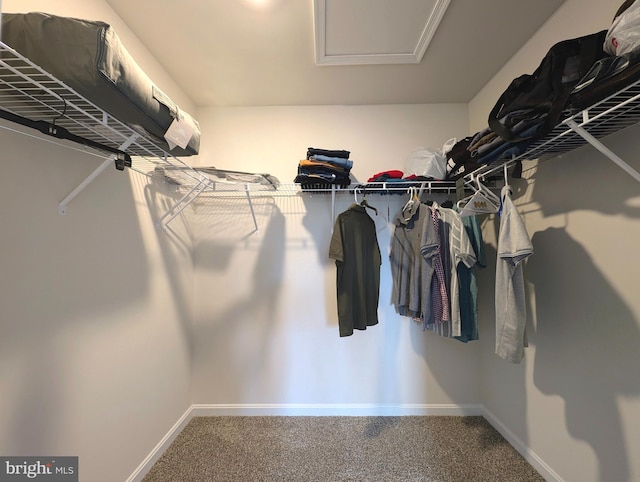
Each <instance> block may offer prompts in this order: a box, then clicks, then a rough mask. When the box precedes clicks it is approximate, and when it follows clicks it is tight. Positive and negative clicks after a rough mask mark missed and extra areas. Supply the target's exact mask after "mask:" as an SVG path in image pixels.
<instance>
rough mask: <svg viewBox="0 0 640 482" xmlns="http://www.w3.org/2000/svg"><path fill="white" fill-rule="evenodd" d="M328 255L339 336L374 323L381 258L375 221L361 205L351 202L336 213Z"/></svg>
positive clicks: (376, 319)
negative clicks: (333, 265) (332, 268)
mask: <svg viewBox="0 0 640 482" xmlns="http://www.w3.org/2000/svg"><path fill="white" fill-rule="evenodd" d="M329 258H332V259H334V260H335V262H336V291H337V299H338V325H339V330H340V336H349V335H352V334H353V330H354V329H356V330H365V329H366V328H367V326H372V325H375V324H377V323H378V298H379V293H380V265H381V264H382V258H381V257H380V248H379V246H378V238H377V235H376V226H375V223H374V222H373V219H371V217H370V216H369V214H367V212H366V211H365V208H364V207H363V206H360V205H358V204H352V205H351V206H350V207H349V208H347V210H346V211H344V212H342V213H341V214H340V215H338V218H337V219H336V222H335V226H334V228H333V235H332V236H331V243H330V244H329Z"/></svg>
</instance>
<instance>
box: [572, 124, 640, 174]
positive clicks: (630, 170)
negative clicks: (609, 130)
mask: <svg viewBox="0 0 640 482" xmlns="http://www.w3.org/2000/svg"><path fill="white" fill-rule="evenodd" d="M566 123H567V125H568V126H569V127H571V129H573V130H574V131H575V132H576V133H577V134H578V135H580V136H581V137H582V138H583V139H584V140H585V141H587V142H588V143H589V144H591V145H592V146H593V147H595V148H596V149H598V150H599V151H600V152H602V153H603V154H604V155H605V156H607V157H608V158H609V159H610V160H611V161H613V162H614V163H615V164H617V165H618V167H620V168H622V169H623V170H624V171H625V172H626V173H627V174H629V175H630V176H631V177H632V178H634V179H635V180H636V181H638V182H640V172H638V171H636V170H635V169H634V168H633V167H631V166H630V165H629V164H627V163H626V162H624V161H623V160H622V159H621V158H620V157H618V156H617V155H616V154H615V153H614V152H613V151H611V150H610V149H609V148H608V147H607V146H605V145H604V144H602V142H600V141H599V140H598V139H596V138H595V137H593V136H592V135H591V134H589V133H588V132H587V131H586V130H584V129H583V128H582V127H580V126H579V125H578V124H577V123H576V121H574V120H573V119H567V120H566Z"/></svg>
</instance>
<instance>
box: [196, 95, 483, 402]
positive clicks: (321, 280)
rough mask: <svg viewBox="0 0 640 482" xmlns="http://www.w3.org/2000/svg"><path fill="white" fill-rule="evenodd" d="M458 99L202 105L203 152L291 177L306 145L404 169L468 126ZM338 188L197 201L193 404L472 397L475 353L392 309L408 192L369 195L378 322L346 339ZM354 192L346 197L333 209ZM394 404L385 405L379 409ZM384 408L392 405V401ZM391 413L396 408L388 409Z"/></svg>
mask: <svg viewBox="0 0 640 482" xmlns="http://www.w3.org/2000/svg"><path fill="white" fill-rule="evenodd" d="M467 115H468V114H467V110H466V107H465V106H464V105H457V104H456V105H414V106H366V107H347V106H331V107H256V108H212V109H206V110H200V111H199V113H198V117H199V121H200V123H201V126H202V128H203V136H202V137H203V139H204V145H203V148H202V152H201V155H200V156H199V157H200V160H201V161H202V162H204V163H205V164H208V165H215V166H216V167H219V168H227V169H241V170H247V171H256V172H268V173H271V174H274V175H276V176H277V177H278V178H279V179H280V180H281V182H283V183H291V182H292V181H293V178H294V177H295V175H296V171H297V165H298V162H299V160H300V159H304V158H305V156H306V151H307V147H310V146H313V147H321V148H326V149H346V150H350V151H351V158H352V159H353V160H354V167H353V170H352V173H353V175H354V176H353V177H354V178H356V179H358V180H360V181H363V182H366V180H367V179H368V178H369V177H370V176H371V175H373V174H375V173H377V172H380V171H383V170H388V169H403V167H404V162H405V159H406V157H407V155H408V154H409V152H410V151H411V150H413V149H414V148H416V147H419V146H441V145H442V144H443V143H444V142H445V141H446V140H447V139H448V138H449V137H451V136H455V135H456V133H461V134H464V133H465V132H466V127H467V126H466V122H467V121H466V119H467ZM329 199H330V196H329V195H326V194H315V195H305V196H294V197H285V198H274V199H267V200H264V199H260V200H256V201H255V203H256V212H257V217H258V223H259V228H260V230H259V232H258V233H253V234H252V227H253V226H252V221H251V215H250V212H249V209H248V206H247V203H246V201H243V200H240V201H227V202H224V201H223V202H221V201H216V202H210V201H202V202H200V203H199V204H198V207H197V212H198V214H197V215H196V216H195V220H194V224H195V226H197V228H194V229H195V230H196V231H197V235H196V249H195V263H196V282H195V298H194V299H195V307H194V312H195V323H194V343H195V344H194V363H193V382H192V400H193V402H194V403H205V404H229V405H241V404H276V405H287V406H290V405H294V404H311V405H314V404H315V405H317V404H335V405H339V406H346V405H348V404H364V405H367V406H370V407H374V408H373V409H374V410H375V407H377V410H378V413H380V410H391V411H393V410H395V409H397V408H398V407H400V406H401V405H407V404H417V405H420V406H427V405H438V404H443V405H450V406H457V405H466V404H478V402H479V400H480V398H479V393H480V392H479V390H480V386H479V380H478V369H477V358H478V356H479V355H478V351H477V345H476V344H474V343H470V344H463V343H460V342H458V341H455V340H448V339H442V338H439V337H438V336H436V335H433V334H429V333H424V332H422V331H421V328H420V327H419V326H418V325H416V324H415V323H413V322H412V321H410V320H408V319H406V318H402V317H399V316H397V315H396V314H395V312H394V310H393V307H391V306H390V304H389V300H390V294H391V285H390V283H391V280H390V273H389V262H388V251H389V245H390V233H391V228H390V225H389V224H388V222H387V220H388V219H389V216H393V215H394V214H396V213H397V212H398V210H399V209H400V207H401V206H402V205H403V204H404V203H405V202H406V200H407V198H406V196H395V197H394V196H385V197H382V196H379V195H370V196H368V200H369V202H370V203H371V204H373V205H374V206H376V207H377V208H378V209H379V211H380V212H379V215H378V216H374V217H375V221H376V226H377V227H378V233H377V234H378V242H379V244H380V247H381V251H382V254H383V266H382V272H383V275H382V286H381V290H380V310H379V314H380V324H379V325H378V326H374V327H371V328H369V329H368V330H367V331H364V332H356V333H354V335H353V336H351V337H346V338H342V339H341V338H340V337H339V335H338V326H337V314H336V313H337V312H336V301H335V269H336V268H335V265H334V263H333V262H332V261H331V260H329V259H328V258H327V253H328V246H329V239H330V236H331V228H332V219H331V207H330V201H329ZM351 202H353V197H352V196H351V195H349V194H346V195H339V196H338V206H337V209H336V212H337V213H339V212H341V211H342V210H344V209H345V208H346V207H347V206H348V205H349V204H350V203H351ZM383 406H387V408H382V407H383ZM388 406H392V408H389V407H388ZM393 407H395V408H393Z"/></svg>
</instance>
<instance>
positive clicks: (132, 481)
mask: <svg viewBox="0 0 640 482" xmlns="http://www.w3.org/2000/svg"><path fill="white" fill-rule="evenodd" d="M191 411H192V410H191V407H189V408H188V409H187V411H186V412H184V413H183V414H182V417H180V419H179V420H178V421H177V422H176V423H175V424H174V425H173V427H171V429H170V430H169V431H168V432H167V434H166V435H165V436H164V437H163V438H162V440H160V442H159V443H158V445H156V446H155V447H154V449H153V450H152V451H151V453H150V454H149V455H147V458H145V459H144V460H143V461H142V463H141V464H140V465H139V466H138V468H136V470H134V471H133V473H132V474H131V475H130V476H129V478H128V479H127V480H126V482H140V481H141V480H142V478H143V477H144V476H145V475H147V472H149V470H151V467H153V464H155V463H156V462H157V461H158V459H159V458H160V456H162V454H163V453H164V451H165V450H167V449H168V448H169V445H171V443H172V442H173V441H174V440H175V439H176V437H177V436H178V434H179V433H180V432H182V429H184V428H185V427H186V426H187V424H188V423H189V420H191V418H193V417H192V415H191Z"/></svg>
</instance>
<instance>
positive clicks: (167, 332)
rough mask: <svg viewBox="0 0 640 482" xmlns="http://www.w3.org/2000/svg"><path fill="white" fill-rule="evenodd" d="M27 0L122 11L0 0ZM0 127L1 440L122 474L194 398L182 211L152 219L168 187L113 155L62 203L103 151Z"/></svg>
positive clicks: (86, 475) (10, 448)
mask: <svg viewBox="0 0 640 482" xmlns="http://www.w3.org/2000/svg"><path fill="white" fill-rule="evenodd" d="M54 4H55V5H54ZM32 9H33V10H42V11H48V12H51V13H60V14H64V15H74V16H78V17H85V18H100V19H105V20H108V21H113V22H114V23H117V22H119V19H118V18H117V17H116V16H115V15H114V14H113V12H112V11H111V10H110V9H109V8H108V7H107V6H106V4H105V3H104V2H102V1H85V0H83V1H66V2H47V1H40V2H35V1H31V2H27V1H23V0H20V1H19V2H18V1H11V0H5V1H4V2H3V11H27V10H32ZM120 24H121V22H120ZM118 31H119V33H121V34H124V36H127V37H128V39H127V40H128V44H129V45H131V47H132V48H131V50H136V54H139V58H140V59H142V61H144V60H145V56H144V52H143V49H139V48H137V46H136V39H135V37H133V36H132V35H127V32H126V27H124V26H123V25H120V28H118ZM144 68H145V69H147V70H148V72H149V73H150V75H151V76H152V77H156V76H158V77H163V76H164V78H165V79H166V78H168V77H167V76H166V74H164V73H163V72H162V71H160V70H159V69H158V68H157V65H156V64H154V63H152V62H151V63H145V64H144ZM163 87H166V91H167V93H169V94H170V95H177V96H182V98H183V99H184V101H185V102H187V101H188V99H186V97H184V96H183V95H182V94H181V93H180V92H178V91H177V90H175V89H174V88H172V87H171V85H166V84H165V85H163ZM2 127H3V128H2V129H0V144H1V145H2V149H1V150H0V165H1V166H2V173H3V174H2V176H0V206H2V207H1V208H0V211H1V214H0V219H1V220H2V235H1V236H0V270H1V272H2V276H1V278H0V393H1V394H2V396H0V454H3V455H33V456H55V455H70V456H79V464H80V480H91V481H97V482H112V481H118V480H125V479H126V478H127V477H128V476H129V475H130V474H131V473H132V472H133V471H134V469H135V468H136V467H137V466H138V465H139V464H140V463H141V462H142V460H143V459H144V458H145V457H146V456H147V455H148V454H149V452H150V451H151V450H152V449H153V448H154V447H155V445H156V444H157V443H158V442H159V441H160V439H161V438H162V437H163V436H164V435H165V434H166V433H167V431H168V430H169V429H170V428H171V427H172V425H173V424H174V423H175V422H176V421H177V420H178V418H179V417H180V416H181V415H182V414H183V413H184V411H185V410H186V409H187V408H188V406H189V377H190V363H191V354H190V337H189V321H190V319H191V311H190V310H191V296H192V280H193V277H192V275H193V263H192V246H191V240H190V238H189V236H188V233H187V232H186V230H185V229H184V226H183V225H181V221H180V219H177V220H176V221H174V223H172V224H171V228H172V229H171V230H170V231H168V232H157V231H156V229H155V227H154V225H153V223H154V221H155V219H156V218H157V216H158V215H159V214H161V213H159V212H158V211H159V210H160V209H161V205H162V204H163V203H164V202H165V196H164V195H163V194H162V193H158V192H157V189H156V188H155V187H154V186H152V185H148V183H147V180H146V178H144V177H142V176H139V175H138V174H135V173H126V172H125V173H122V172H119V171H116V170H115V169H114V168H108V169H107V171H106V172H104V173H103V174H102V175H101V176H99V177H98V179H97V180H96V181H94V182H93V183H92V184H91V185H90V186H89V187H88V188H87V189H86V190H85V191H83V192H82V193H81V194H80V196H79V197H78V198H76V199H75V201H73V202H72V203H71V204H70V205H69V208H68V214H67V215H66V216H59V215H58V214H57V205H58V202H59V201H60V200H62V199H63V198H64V197H65V196H66V195H67V194H68V193H69V192H70V191H71V190H72V189H74V188H75V187H76V186H77V185H78V184H79V183H80V181H81V180H82V179H84V177H85V176H87V175H88V174H89V173H90V172H91V171H92V170H93V169H94V168H95V167H96V166H97V165H98V164H99V163H100V162H101V160H99V159H96V158H95V157H92V156H90V155H88V154H86V153H82V152H78V151H72V150H69V149H67V148H65V147H59V146H56V145H53V144H51V143H49V142H45V141H42V140H37V139H32V138H28V137H26V136H25V135H23V134H17V133H15V132H13V131H10V130H7V129H6V128H10V129H16V128H17V126H16V125H14V124H9V123H2ZM29 132H30V133H33V132H35V131H29Z"/></svg>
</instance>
